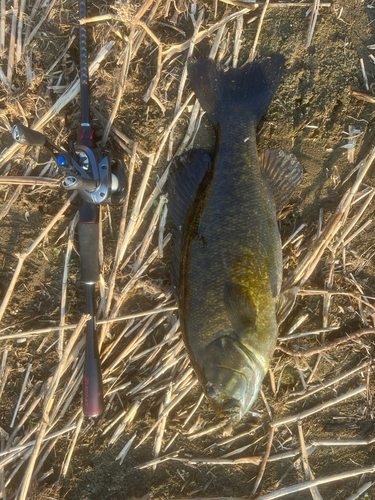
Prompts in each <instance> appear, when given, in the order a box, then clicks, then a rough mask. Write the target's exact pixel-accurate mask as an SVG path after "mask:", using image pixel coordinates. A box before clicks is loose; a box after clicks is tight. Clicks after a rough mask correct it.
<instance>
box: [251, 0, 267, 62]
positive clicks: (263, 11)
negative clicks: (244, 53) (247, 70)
mask: <svg viewBox="0 0 375 500" xmlns="http://www.w3.org/2000/svg"><path fill="white" fill-rule="evenodd" d="M268 4H269V0H266V1H265V2H264V6H263V10H262V15H261V16H260V19H259V25H258V29H257V32H256V35H255V39H254V43H253V46H252V48H251V51H250V54H249V58H248V60H247V61H248V62H253V61H254V59H255V55H256V48H257V45H258V40H259V36H260V31H261V29H262V25H263V21H264V17H265V15H266V11H267V7H268Z"/></svg>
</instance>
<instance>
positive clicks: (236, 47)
mask: <svg viewBox="0 0 375 500" xmlns="http://www.w3.org/2000/svg"><path fill="white" fill-rule="evenodd" d="M242 32H243V16H240V17H238V18H237V20H236V31H235V34H234V44H233V68H237V64H238V55H239V53H240V48H241V36H242Z"/></svg>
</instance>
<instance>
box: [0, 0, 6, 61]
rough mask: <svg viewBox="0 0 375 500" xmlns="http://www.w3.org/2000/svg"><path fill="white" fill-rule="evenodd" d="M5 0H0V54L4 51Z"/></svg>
mask: <svg viewBox="0 0 375 500" xmlns="http://www.w3.org/2000/svg"><path fill="white" fill-rule="evenodd" d="M5 9H6V7H5V0H1V6H0V54H3V52H4V51H5Z"/></svg>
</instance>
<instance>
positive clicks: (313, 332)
mask: <svg viewBox="0 0 375 500" xmlns="http://www.w3.org/2000/svg"><path fill="white" fill-rule="evenodd" d="M340 328H341V326H340V325H337V326H327V327H326V328H318V329H317V330H311V332H302V333H295V334H294V335H288V336H287V337H278V338H277V340H278V341H279V342H288V341H289V340H293V339H299V338H302V337H308V336H309V335H319V334H320V333H326V332H333V331H334V330H339V329H340Z"/></svg>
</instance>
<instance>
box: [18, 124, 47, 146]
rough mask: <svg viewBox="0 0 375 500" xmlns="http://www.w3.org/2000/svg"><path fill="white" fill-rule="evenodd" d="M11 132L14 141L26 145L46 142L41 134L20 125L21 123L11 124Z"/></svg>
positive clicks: (42, 144) (39, 144) (41, 144)
mask: <svg viewBox="0 0 375 500" xmlns="http://www.w3.org/2000/svg"><path fill="white" fill-rule="evenodd" d="M12 134H13V139H14V140H15V141H17V142H19V143H20V144H24V145H26V146H44V144H45V142H46V138H45V136H44V135H43V134H41V133H40V132H37V131H36V130H33V129H31V128H29V127H26V126H25V125H22V123H17V124H16V125H13V128H12Z"/></svg>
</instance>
